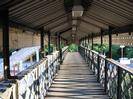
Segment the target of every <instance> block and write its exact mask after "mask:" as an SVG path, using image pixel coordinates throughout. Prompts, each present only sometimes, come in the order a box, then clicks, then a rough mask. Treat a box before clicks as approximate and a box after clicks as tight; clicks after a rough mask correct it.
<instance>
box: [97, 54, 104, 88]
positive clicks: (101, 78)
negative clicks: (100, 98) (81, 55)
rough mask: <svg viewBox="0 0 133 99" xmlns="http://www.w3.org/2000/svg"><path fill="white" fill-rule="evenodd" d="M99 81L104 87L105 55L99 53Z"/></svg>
mask: <svg viewBox="0 0 133 99" xmlns="http://www.w3.org/2000/svg"><path fill="white" fill-rule="evenodd" d="M98 80H99V82H100V83H101V85H102V86H103V87H104V83H105V56H103V55H99V79H98Z"/></svg>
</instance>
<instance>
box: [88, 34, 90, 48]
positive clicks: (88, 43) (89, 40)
mask: <svg viewBox="0 0 133 99" xmlns="http://www.w3.org/2000/svg"><path fill="white" fill-rule="evenodd" d="M89 43H90V37H89V35H88V48H89Z"/></svg>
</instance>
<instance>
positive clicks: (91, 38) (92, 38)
mask: <svg viewBox="0 0 133 99" xmlns="http://www.w3.org/2000/svg"><path fill="white" fill-rule="evenodd" d="M93 36H94V35H93V33H92V34H91V43H92V44H91V45H92V46H91V49H92V50H93Z"/></svg>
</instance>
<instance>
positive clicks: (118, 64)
mask: <svg viewBox="0 0 133 99" xmlns="http://www.w3.org/2000/svg"><path fill="white" fill-rule="evenodd" d="M106 60H108V61H109V62H111V63H113V64H115V65H116V66H119V67H120V68H122V69H124V70H126V71H127V72H129V73H131V74H133V68H131V67H128V66H126V65H123V64H121V63H119V62H118V61H116V60H114V59H111V58H106Z"/></svg>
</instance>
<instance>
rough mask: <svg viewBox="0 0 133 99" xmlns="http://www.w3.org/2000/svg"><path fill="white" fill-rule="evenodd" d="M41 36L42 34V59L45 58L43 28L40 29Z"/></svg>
mask: <svg viewBox="0 0 133 99" xmlns="http://www.w3.org/2000/svg"><path fill="white" fill-rule="evenodd" d="M40 31H41V34H40V43H41V44H40V45H41V58H43V57H44V29H43V27H42V28H41V29H40Z"/></svg>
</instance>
